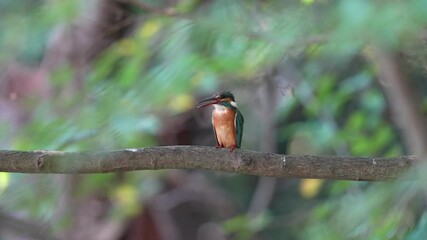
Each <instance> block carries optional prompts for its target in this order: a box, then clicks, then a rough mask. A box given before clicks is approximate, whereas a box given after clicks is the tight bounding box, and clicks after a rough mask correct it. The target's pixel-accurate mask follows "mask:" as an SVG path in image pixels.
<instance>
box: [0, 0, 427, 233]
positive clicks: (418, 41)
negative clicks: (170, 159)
mask: <svg viewBox="0 0 427 240" xmlns="http://www.w3.org/2000/svg"><path fill="white" fill-rule="evenodd" d="M426 13H427V1H423V0H407V1H401V0H375V1H368V0H354V1H353V0H351V1H346V0H341V1H338V0H337V1H333V0H282V1H279V0H277V1H276V0H249V1H226V0H162V1H154V0H92V1H83V0H61V1H58V0H37V1H34V0H0V148H1V149H15V150H41V149H47V150H58V151H83V150H112V149H122V148H142V147H151V146H159V145H214V136H213V133H212V130H211V120H210V109H203V110H200V109H199V110H196V109H195V106H196V103H197V100H198V99H200V98H202V97H206V96H209V95H212V94H213V93H216V92H218V91H220V90H230V91H232V92H233V93H234V95H235V97H236V101H237V103H238V104H239V109H240V110H241V112H242V113H243V115H244V117H245V128H244V134H243V144H242V145H243V146H242V147H243V148H244V149H251V150H256V151H266V152H276V153H283V154H329V155H361V156H385V157H387V156H398V155H406V154H416V155H418V156H421V159H423V157H425V156H427V154H426V152H427V150H426V149H427V132H426V121H425V118H426V115H427V94H426V93H427V81H426V71H427V14H426ZM421 169H422V168H421ZM422 172H423V171H421V173H422ZM420 176H421V180H419V181H403V180H398V181H394V182H386V183H369V182H356V181H326V180H318V179H302V180H301V179H274V178H263V177H255V176H247V175H236V174H229V173H220V172H209V171H198V170H191V171H190V170H168V171H166V170H161V171H160V170H159V171H138V172H126V173H111V174H91V175H32V174H12V173H0V239H71V240H72V239H76V240H77V239H95V240H96V239H99V240H109V239H111V240H116V239H120V240H128V239H129V240H131V239H148V240H157V239H168V240H169V239H171V240H174V239H176V240H180V239H182V240H187V239H212V240H213V239H337V240H339V239H410V240H415V239H427V214H426V213H427V211H426V207H427V205H426V196H427V195H426V194H427V191H426V190H427V189H426V187H425V186H426V184H425V182H426V181H425V180H426V179H424V177H423V174H420Z"/></svg>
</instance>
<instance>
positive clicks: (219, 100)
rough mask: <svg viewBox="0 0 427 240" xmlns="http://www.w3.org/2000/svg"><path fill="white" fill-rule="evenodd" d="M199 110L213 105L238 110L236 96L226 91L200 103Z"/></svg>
mask: <svg viewBox="0 0 427 240" xmlns="http://www.w3.org/2000/svg"><path fill="white" fill-rule="evenodd" d="M199 104H201V105H199V106H197V108H202V107H207V106H210V105H213V104H218V105H222V106H224V107H229V108H237V104H236V102H235V101H234V96H233V94H232V93H231V92H229V91H224V92H220V93H217V94H215V95H213V96H212V97H208V98H205V99H202V100H200V101H199Z"/></svg>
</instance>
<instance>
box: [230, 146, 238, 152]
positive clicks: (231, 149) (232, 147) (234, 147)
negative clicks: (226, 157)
mask: <svg viewBox="0 0 427 240" xmlns="http://www.w3.org/2000/svg"><path fill="white" fill-rule="evenodd" d="M236 147H237V146H236V145H233V146H231V147H230V153H232V152H233V151H234V149H236Z"/></svg>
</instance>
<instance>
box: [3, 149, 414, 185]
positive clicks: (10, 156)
mask: <svg viewBox="0 0 427 240" xmlns="http://www.w3.org/2000/svg"><path fill="white" fill-rule="evenodd" d="M417 162H418V159H417V158H416V157H414V156H402V157H392V158H377V157H345V156H309V155H303V156H287V155H280V154H273V153H262V152H254V151H248V150H241V149H237V150H235V151H234V152H232V153H230V152H229V150H228V149H215V148H213V147H204V146H166V147H152V148H142V149H125V150H117V151H104V152H57V151H33V152H28V151H8V150H2V151H0V171H2V172H20V173H106V172H117V171H133V170H154V169H206V170H215V171H224V172H231V173H243V174H251V175H258V176H270V177H287V178H322V179H336V180H357V181H383V180H391V179H396V178H398V177H399V176H402V175H403V174H404V173H405V172H406V170H408V169H409V168H410V167H412V166H414V165H416V164H417Z"/></svg>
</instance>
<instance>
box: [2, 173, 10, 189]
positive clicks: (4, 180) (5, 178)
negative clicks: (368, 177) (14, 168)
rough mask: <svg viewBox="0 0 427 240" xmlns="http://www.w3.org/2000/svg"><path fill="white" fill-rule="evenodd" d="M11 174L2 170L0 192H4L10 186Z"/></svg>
mask: <svg viewBox="0 0 427 240" xmlns="http://www.w3.org/2000/svg"><path fill="white" fill-rule="evenodd" d="M9 180H10V174H9V173H7V172H0V193H2V192H4V190H6V189H7V187H8V186H9Z"/></svg>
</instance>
